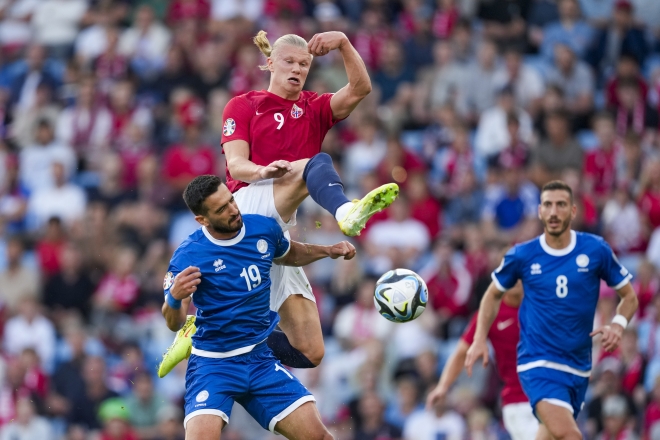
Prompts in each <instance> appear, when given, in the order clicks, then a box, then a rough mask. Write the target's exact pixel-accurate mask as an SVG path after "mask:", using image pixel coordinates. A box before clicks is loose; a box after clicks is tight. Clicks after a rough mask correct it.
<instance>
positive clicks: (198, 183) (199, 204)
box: [183, 174, 222, 215]
mask: <svg viewBox="0 0 660 440" xmlns="http://www.w3.org/2000/svg"><path fill="white" fill-rule="evenodd" d="M220 185H222V180H220V178H219V177H218V176H214V175H211V174H204V175H201V176H197V177H195V178H194V179H193V180H192V182H190V183H189V184H188V186H186V189H185V191H183V200H184V201H185V202H186V205H187V206H188V208H189V209H190V210H191V211H192V212H193V214H195V215H204V214H206V211H207V208H206V206H204V200H206V199H207V198H208V197H209V196H210V195H211V194H213V193H215V192H216V191H217V190H218V188H219V187H220Z"/></svg>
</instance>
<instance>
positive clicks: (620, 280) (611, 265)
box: [600, 240, 632, 290]
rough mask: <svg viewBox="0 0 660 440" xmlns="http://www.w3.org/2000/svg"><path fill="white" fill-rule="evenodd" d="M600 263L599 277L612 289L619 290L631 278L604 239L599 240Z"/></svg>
mask: <svg viewBox="0 0 660 440" xmlns="http://www.w3.org/2000/svg"><path fill="white" fill-rule="evenodd" d="M601 252H602V259H603V260H602V265H601V268H600V277H601V278H602V279H603V280H604V281H605V282H606V283H607V285H608V286H610V287H611V288H613V289H614V290H619V289H621V288H622V287H623V286H625V285H626V284H628V282H629V281H630V280H631V279H632V274H631V273H630V272H628V269H626V268H625V267H623V265H622V264H621V263H620V262H619V259H618V258H617V257H616V255H615V254H614V251H612V248H611V247H610V245H609V244H607V242H606V241H605V240H602V241H601Z"/></svg>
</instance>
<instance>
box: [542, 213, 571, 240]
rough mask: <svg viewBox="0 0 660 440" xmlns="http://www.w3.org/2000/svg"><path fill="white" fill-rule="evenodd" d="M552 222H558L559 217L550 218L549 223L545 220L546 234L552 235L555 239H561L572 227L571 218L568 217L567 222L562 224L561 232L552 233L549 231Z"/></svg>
mask: <svg viewBox="0 0 660 440" xmlns="http://www.w3.org/2000/svg"><path fill="white" fill-rule="evenodd" d="M550 220H557V217H550V218H549V219H548V220H547V221H546V220H543V229H545V232H547V233H548V234H550V235H552V236H553V237H559V236H560V235H561V234H563V233H564V232H565V231H566V230H567V229H568V228H570V226H571V218H570V217H568V218H567V219H566V220H564V221H563V222H562V224H561V228H560V229H559V231H557V232H550V229H548V222H549V221H550Z"/></svg>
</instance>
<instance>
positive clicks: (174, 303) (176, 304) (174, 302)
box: [165, 293, 181, 310]
mask: <svg viewBox="0 0 660 440" xmlns="http://www.w3.org/2000/svg"><path fill="white" fill-rule="evenodd" d="M165 302H166V303H167V305H168V306H170V308H171V309H174V310H179V309H180V308H181V301H179V300H178V299H175V298H174V297H173V296H172V295H170V294H169V293H168V294H167V295H165Z"/></svg>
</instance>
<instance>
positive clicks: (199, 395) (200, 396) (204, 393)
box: [195, 390, 209, 403]
mask: <svg viewBox="0 0 660 440" xmlns="http://www.w3.org/2000/svg"><path fill="white" fill-rule="evenodd" d="M208 398H209V392H208V391H206V390H202V391H200V392H199V393H197V396H196V397H195V400H196V401H198V402H200V403H201V402H206V399H208Z"/></svg>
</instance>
